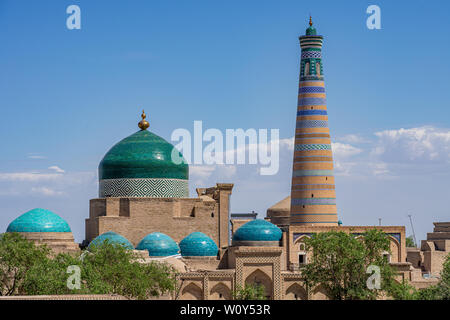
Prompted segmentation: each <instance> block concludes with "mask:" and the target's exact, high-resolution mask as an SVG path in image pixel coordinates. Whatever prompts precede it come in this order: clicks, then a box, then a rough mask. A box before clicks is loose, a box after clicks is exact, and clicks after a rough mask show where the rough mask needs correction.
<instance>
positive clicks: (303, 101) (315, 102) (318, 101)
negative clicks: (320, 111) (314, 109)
mask: <svg viewBox="0 0 450 320" xmlns="http://www.w3.org/2000/svg"><path fill="white" fill-rule="evenodd" d="M325 104H327V99H326V98H300V99H298V105H299V106H323V105H325Z"/></svg>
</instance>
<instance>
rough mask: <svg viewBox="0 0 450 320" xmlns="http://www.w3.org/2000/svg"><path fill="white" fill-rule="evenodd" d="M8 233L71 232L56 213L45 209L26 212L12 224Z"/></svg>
mask: <svg viewBox="0 0 450 320" xmlns="http://www.w3.org/2000/svg"><path fill="white" fill-rule="evenodd" d="M6 232H71V230H70V227H69V225H68V224H67V222H66V221H65V220H64V219H63V218H61V217H60V216H58V215H57V214H56V213H53V212H51V211H50V210H45V209H39V208H37V209H33V210H30V211H28V212H25V213H24V214H23V215H21V216H20V217H18V218H17V219H16V220H14V221H13V222H11V223H10V224H9V226H8V229H7V230H6Z"/></svg>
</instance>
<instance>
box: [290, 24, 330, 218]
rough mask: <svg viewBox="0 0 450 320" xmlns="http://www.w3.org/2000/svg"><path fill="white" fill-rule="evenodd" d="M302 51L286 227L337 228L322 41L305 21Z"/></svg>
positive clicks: (301, 40) (301, 44)
mask: <svg viewBox="0 0 450 320" xmlns="http://www.w3.org/2000/svg"><path fill="white" fill-rule="evenodd" d="M299 39H300V47H301V48H302V56H301V67H300V85H299V91H298V107H297V125H296V129H295V146H294V168H293V172H292V189H291V216H290V224H291V225H299V226H311V225H315V226H330V225H332V226H334V225H337V222H338V219H337V211H336V193H335V188H334V176H333V157H332V152H331V141H330V129H329V128H328V116H327V106H326V99H325V84H324V81H323V66H322V41H323V37H322V36H318V35H317V33H316V29H315V28H314V27H313V26H312V20H311V17H310V18H309V28H308V29H306V35H304V36H301V37H300V38H299Z"/></svg>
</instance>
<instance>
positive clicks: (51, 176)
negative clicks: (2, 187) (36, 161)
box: [0, 172, 62, 182]
mask: <svg viewBox="0 0 450 320" xmlns="http://www.w3.org/2000/svg"><path fill="white" fill-rule="evenodd" d="M61 176H62V174H59V173H41V172H13V173H0V181H33V182H36V181H43V180H55V179H59V178H61Z"/></svg>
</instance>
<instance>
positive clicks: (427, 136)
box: [0, 0, 450, 241]
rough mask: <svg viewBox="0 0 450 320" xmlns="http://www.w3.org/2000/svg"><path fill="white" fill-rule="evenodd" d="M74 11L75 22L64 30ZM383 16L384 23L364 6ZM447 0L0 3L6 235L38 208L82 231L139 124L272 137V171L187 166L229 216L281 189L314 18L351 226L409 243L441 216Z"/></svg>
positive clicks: (341, 198) (445, 171)
mask: <svg viewBox="0 0 450 320" xmlns="http://www.w3.org/2000/svg"><path fill="white" fill-rule="evenodd" d="M71 4H77V5H79V6H80V8H81V19H82V22H81V24H82V29H81V30H68V29H67V28H66V19H67V17H68V14H66V8H67V7H68V6H69V5H71ZM370 4H376V5H378V6H379V7H380V8H381V26H382V29H381V30H369V29H367V27H366V19H367V17H368V14H366V8H367V7H368V6H369V5H370ZM449 10H450V3H449V2H448V1H414V2H413V1H370V2H369V1H345V2H343V1H261V0H259V1H251V0H247V1H226V2H223V1H222V2H219V1H192V0H191V1H153V0H152V1H138V0H135V1H100V0H97V1H76V0H71V1H63V0H58V1H56V0H53V1H50V0H46V1H33V2H31V1H22V0H14V1H12V0H0V43H1V44H2V45H1V49H0V70H1V71H0V108H1V117H0V136H1V138H2V139H0V149H1V150H2V153H1V155H2V156H1V157H0V232H2V231H4V230H5V229H6V227H7V225H8V223H9V222H10V221H11V220H12V219H14V218H15V217H17V216H18V215H20V214H21V213H23V212H25V211H28V210H29V209H32V208H34V207H44V208H47V209H50V210H53V211H55V212H57V213H58V214H60V215H61V216H62V217H64V218H65V219H67V221H68V222H69V224H70V225H71V227H72V230H73V232H74V234H75V236H76V239H77V240H78V241H81V240H82V239H83V237H84V219H85V218H87V217H88V209H89V199H91V198H95V197H96V196H97V177H96V170H97V166H98V163H99V162H100V160H101V159H102V157H103V155H104V154H105V153H106V152H107V151H108V149H109V148H110V147H111V146H112V145H113V144H115V143H116V142H118V141H119V140H121V139H122V138H124V137H126V136H128V135H129V134H131V133H133V132H135V131H136V130H137V126H136V124H137V122H138V121H139V114H140V111H141V109H142V108H145V110H146V112H147V114H148V116H149V120H150V130H151V131H153V132H155V133H157V134H158V135H160V136H162V137H164V138H166V139H168V140H169V139H170V136H171V133H172V131H173V130H174V129H176V128H186V129H188V130H192V128H193V121H194V120H202V121H203V126H204V127H205V128H218V129H220V130H223V131H224V130H225V129H227V128H232V129H233V128H244V129H247V128H256V129H259V128H268V129H270V128H279V129H280V138H281V139H282V140H283V142H284V143H283V144H282V148H281V150H280V155H281V168H280V172H279V174H277V175H276V176H270V177H262V176H260V175H258V174H256V173H255V172H256V170H255V167H254V166H250V165H248V166H238V167H227V166H222V167H220V166H216V167H209V168H205V167H193V168H191V179H190V188H191V196H193V195H194V190H195V188H196V187H203V186H212V185H214V184H215V183H216V182H234V183H235V188H234V193H233V196H232V200H231V201H232V211H233V212H246V211H251V210H255V211H257V212H259V213H260V214H265V211H266V209H267V208H268V207H269V206H270V205H272V204H274V203H276V202H278V201H279V200H281V199H282V198H283V197H285V196H286V195H288V194H289V192H290V175H291V163H292V159H291V158H292V150H291V145H292V144H291V143H290V141H291V138H292V137H293V134H294V129H295V114H296V103H297V86H298V69H299V53H300V48H299V44H298V39H297V37H298V36H299V35H301V34H303V33H304V30H305V28H306V27H307V22H308V17H309V14H311V15H312V16H313V20H314V23H315V27H316V28H317V30H318V32H319V34H322V35H324V36H325V40H324V48H323V57H324V73H325V80H326V88H327V102H328V114H329V124H330V128H331V133H332V136H333V142H334V144H333V151H334V154H335V162H336V163H335V164H336V185H337V186H336V188H337V205H338V212H339V216H340V218H341V219H342V220H343V222H344V224H347V225H375V224H378V218H382V222H383V224H385V225H405V226H406V227H407V233H408V234H410V232H411V231H410V228H409V220H408V218H407V214H412V215H413V219H414V222H415V229H416V233H417V237H418V239H424V238H425V236H426V232H431V231H432V227H433V225H432V222H433V221H448V220H449V219H450V212H449V209H448V205H447V198H448V196H449V193H450V179H449V178H450V177H449V176H450V175H449V171H450V170H449V168H450V108H448V107H449V101H450V90H449V89H450V85H449V80H448V75H449V74H450V61H449V57H450V42H449V41H448V37H449V32H450V21H449V20H448V19H447V12H448V11H449Z"/></svg>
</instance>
